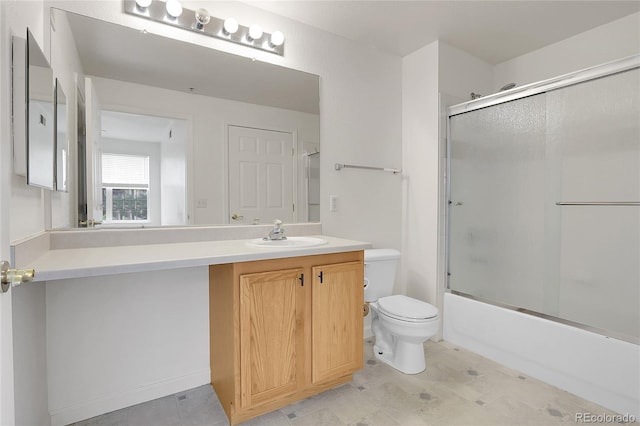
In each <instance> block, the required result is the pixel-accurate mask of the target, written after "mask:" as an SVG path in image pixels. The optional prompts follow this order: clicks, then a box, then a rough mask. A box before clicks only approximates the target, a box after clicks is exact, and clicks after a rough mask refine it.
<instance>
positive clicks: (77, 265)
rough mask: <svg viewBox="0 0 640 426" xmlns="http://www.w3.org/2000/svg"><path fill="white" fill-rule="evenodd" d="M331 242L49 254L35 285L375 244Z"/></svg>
mask: <svg viewBox="0 0 640 426" xmlns="http://www.w3.org/2000/svg"><path fill="white" fill-rule="evenodd" d="M315 237H318V238H322V239H325V240H327V244H324V245H321V246H315V247H301V248H290V247H289V248H285V247H283V248H266V247H253V246H250V245H248V244H247V241H248V240H223V241H202V242H186V243H171V244H145V245H127V246H112V247H95V248H74V249H59V250H49V251H46V252H45V253H44V254H42V255H41V256H39V257H37V258H36V259H34V261H33V262H31V264H30V265H29V266H30V267H32V268H34V269H35V271H36V273H35V279H34V281H51V280H60V279H67V278H82V277H94V276H99V275H112V274H122V273H129V272H144V271H155V270H163V269H177V268H186V267H193V266H206V265H215V264H222V263H233V262H246V261H252V260H265V259H280V258H284V257H296V256H311V255H316V254H327V253H339V252H347V251H355V250H364V249H367V248H371V244H370V243H366V242H361V241H353V240H345V239H342V238H335V237H329V236H326V235H315Z"/></svg>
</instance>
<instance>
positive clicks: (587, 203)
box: [556, 201, 640, 206]
mask: <svg viewBox="0 0 640 426" xmlns="http://www.w3.org/2000/svg"><path fill="white" fill-rule="evenodd" d="M556 206H640V201H558V202H557V203H556Z"/></svg>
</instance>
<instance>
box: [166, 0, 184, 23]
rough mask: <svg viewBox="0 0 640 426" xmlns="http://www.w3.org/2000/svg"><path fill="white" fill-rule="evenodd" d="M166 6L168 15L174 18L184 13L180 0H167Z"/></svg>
mask: <svg viewBox="0 0 640 426" xmlns="http://www.w3.org/2000/svg"><path fill="white" fill-rule="evenodd" d="M165 8H166V9H167V15H169V16H170V17H171V18H172V19H176V18H177V17H179V16H180V15H182V4H180V2H179V1H178V0H167V3H166V5H165Z"/></svg>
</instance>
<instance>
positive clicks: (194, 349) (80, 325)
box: [13, 224, 371, 426]
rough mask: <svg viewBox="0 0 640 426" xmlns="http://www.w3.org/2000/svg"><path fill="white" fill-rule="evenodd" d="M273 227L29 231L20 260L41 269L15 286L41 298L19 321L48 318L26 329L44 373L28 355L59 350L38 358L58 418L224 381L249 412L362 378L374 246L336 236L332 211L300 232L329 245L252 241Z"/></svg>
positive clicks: (234, 416) (63, 420)
mask: <svg viewBox="0 0 640 426" xmlns="http://www.w3.org/2000/svg"><path fill="white" fill-rule="evenodd" d="M269 229H270V227H269V226H266V225H258V226H247V227H228V226H227V227H185V228H163V229H144V230H108V229H95V230H82V231H52V232H47V233H44V234H42V235H40V236H38V237H35V238H31V239H29V240H25V241H21V242H19V243H18V244H16V245H15V246H14V250H13V251H14V253H13V254H14V261H15V265H16V266H17V267H18V268H26V267H33V268H35V270H36V274H35V280H34V282H32V283H27V284H23V285H21V286H19V287H18V288H15V289H14V290H16V292H14V297H17V296H18V295H21V296H26V295H27V294H28V295H29V300H31V299H34V300H36V303H35V305H37V310H36V311H34V310H33V309H31V310H29V309H27V310H24V309H18V308H16V311H15V312H16V313H20V312H24V315H23V316H24V317H25V318H23V319H22V320H16V322H14V323H15V324H17V327H18V328H19V329H20V330H21V329H22V328H24V326H23V325H26V324H31V322H33V321H32V318H36V319H37V321H36V322H35V323H34V324H35V325H34V326H33V327H35V331H30V332H29V333H28V334H27V333H23V332H20V335H21V336H33V338H34V339H36V338H37V341H35V342H33V343H34V344H36V346H37V347H39V348H41V349H40V350H38V351H33V350H32V349H31V348H32V347H33V345H31V344H30V345H29V346H28V347H27V346H24V345H23V346H24V349H19V351H18V352H19V357H18V358H17V359H18V361H17V362H19V363H20V365H23V364H24V367H25V373H24V374H27V373H28V374H29V375H30V376H33V373H32V372H33V371H34V364H33V363H26V361H24V360H28V359H29V358H28V355H29V354H34V353H38V354H46V357H42V361H41V362H39V363H38V364H36V367H35V369H36V370H37V372H38V376H39V377H42V376H44V377H48V385H47V388H48V389H49V391H48V394H45V395H43V396H42V398H41V399H42V400H43V403H42V404H43V406H44V407H46V406H47V405H48V415H50V418H51V424H52V425H54V426H56V425H63V424H69V423H74V422H77V421H81V420H84V419H87V418H91V417H94V416H97V415H100V414H104V413H106V412H110V411H114V410H118V409H120V408H124V407H129V406H132V405H135V404H138V403H141V402H145V401H149V400H152V399H156V398H160V397H162V396H165V395H171V394H174V393H176V392H181V391H184V390H187V389H192V388H196V387H198V386H202V385H206V384H208V383H211V382H213V385H214V387H215V389H216V393H217V394H218V396H219V399H220V401H222V403H223V405H224V406H225V410H227V414H228V416H229V419H230V421H231V422H232V423H238V422H240V421H242V420H246V419H249V418H251V417H253V416H257V415H259V414H261V413H264V412H268V411H271V410H274V409H277V408H279V407H281V406H284V405H286V404H288V403H292V402H295V401H296V400H299V399H302V398H305V397H307V396H310V395H312V394H315V393H318V392H321V391H323V390H326V389H329V388H332V387H335V386H338V385H339V384H341V383H344V382H348V381H349V380H350V379H351V374H352V372H353V371H355V370H357V369H358V368H360V366H361V363H362V361H361V360H362V348H361V345H362V303H363V302H362V301H363V295H362V291H363V288H362V286H363V266H362V261H363V260H362V256H363V255H362V251H363V250H364V249H367V248H370V246H371V245H370V244H369V243H365V242H360V241H352V240H346V239H342V238H334V237H330V236H326V235H322V230H321V228H320V225H319V224H295V225H294V224H291V225H288V226H287V232H288V235H289V236H290V238H292V239H293V240H295V238H296V237H294V236H296V235H297V236H300V238H301V239H302V236H304V240H305V241H306V240H309V239H314V238H320V239H322V240H324V241H326V243H325V244H323V245H317V246H312V247H292V246H288V247H260V246H255V245H252V244H250V243H251V242H252V241H253V240H255V239H256V238H259V237H262V236H264V235H266V234H267V233H268V232H269ZM303 275H304V277H303ZM320 275H322V279H321V278H320V277H319V276H320ZM301 278H304V281H302V280H301ZM45 287H46V290H45ZM16 300H21V298H18V299H16ZM27 315H28V316H27ZM30 321H31V322H30ZM95 330H100V332H99V333H96V332H95ZM69 347H73V348H74V349H73V351H69ZM21 348H22V346H21ZM95 365H100V366H101V368H100V369H98V370H96V369H95ZM27 368H28V370H27ZM20 371H22V370H20ZM44 409H45V410H47V409H46V408H44Z"/></svg>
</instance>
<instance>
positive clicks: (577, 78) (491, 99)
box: [441, 54, 640, 345]
mask: <svg viewBox="0 0 640 426" xmlns="http://www.w3.org/2000/svg"><path fill="white" fill-rule="evenodd" d="M636 68H640V54H638V55H632V56H628V57H625V58H621V59H618V60H615V61H612V62H608V63H605V64H602V65H597V66H594V67H589V68H586V69H583V70H579V71H575V72H571V73H568V74H563V75H560V76H557V77H553V78H550V79H547V80H542V81H539V82H535V83H531V84H527V85H524V86H521V87H515V88H513V89H510V90H507V91H504V92H499V93H495V94H492V95H488V96H485V97H482V98H478V99H474V100H471V101H467V102H464V103H461V104H457V105H453V106H450V107H448V108H446V117H445V118H446V141H445V144H446V146H445V149H446V166H445V174H444V176H443V179H442V180H441V182H443V183H444V185H445V188H444V193H445V200H444V202H445V204H446V205H445V206H444V211H445V213H446V214H445V223H444V224H443V226H444V229H445V235H446V237H445V238H444V250H445V256H444V265H443V266H444V267H443V270H444V274H443V275H441V279H443V280H444V284H443V286H441V288H443V291H444V292H445V293H447V292H448V293H451V294H454V295H457V296H461V297H465V298H468V299H472V300H476V301H479V302H483V303H487V304H489V305H492V306H497V307H500V308H504V309H508V310H512V311H516V312H521V313H524V314H528V315H531V316H534V317H538V318H542V319H546V320H549V321H553V322H556V323H560V324H565V325H568V326H572V327H576V328H579V329H582V330H585V331H589V332H592V333H596V334H599V335H602V336H606V337H611V338H615V339H618V340H622V341H626V342H629V343H633V344H636V345H638V344H640V337H636V336H630V335H627V334H623V333H618V332H616V331H611V330H605V329H601V328H598V327H594V326H590V325H587V324H582V323H578V322H575V321H571V320H568V319H565V318H560V317H557V316H553V315H549V314H545V313H541V312H537V311H533V310H530V309H527V308H523V307H519V306H514V305H510V304H506V303H502V302H498V301H495V300H489V299H486V298H482V297H478V296H474V295H470V294H467V293H464V292H460V291H457V290H453V289H451V286H450V276H451V273H450V257H451V253H450V248H451V245H450V238H451V207H452V204H453V203H455V202H456V201H455V200H452V199H451V117H453V116H456V115H459V114H463V113H467V112H471V111H474V110H478V109H482V108H487V107H491V106H494V105H498V104H502V103H505V102H509V101H513V100H517V99H522V98H525V97H529V96H533V95H537V94H541V93H544V92H548V91H551V90H554V89H559V88H563V87H568V86H571V85H575V84H578V83H583V82H587V81H590V80H595V79H598V78H601V77H606V76H609V75H613V74H617V73H622V72H624V71H629V70H632V69H636Z"/></svg>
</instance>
